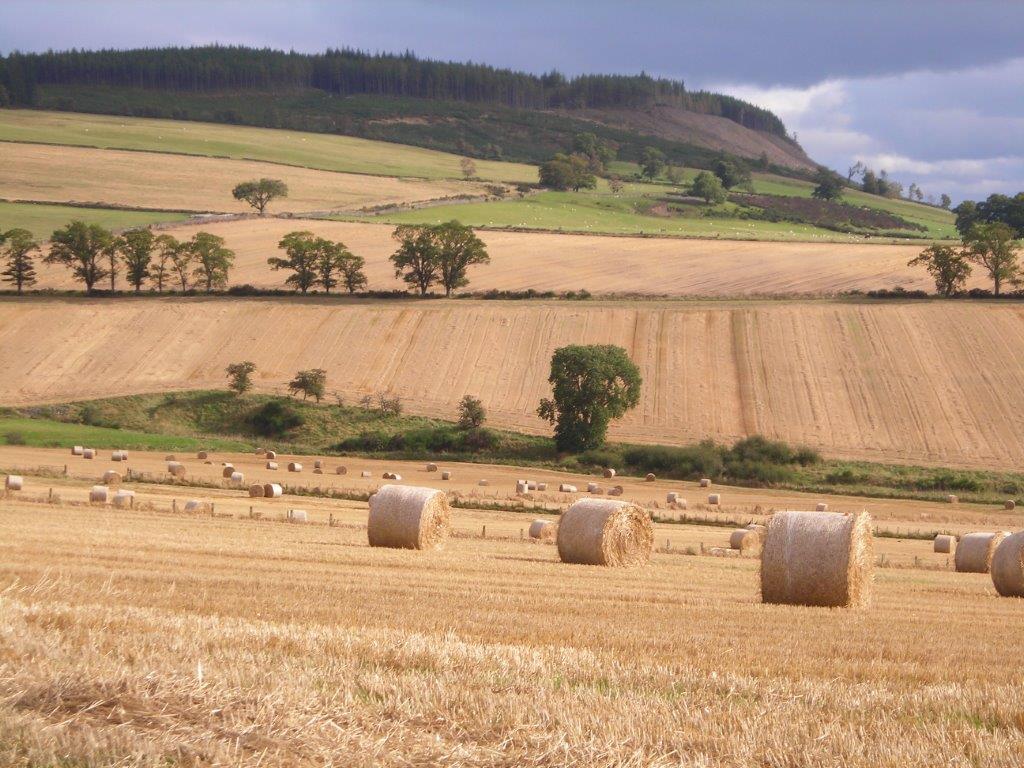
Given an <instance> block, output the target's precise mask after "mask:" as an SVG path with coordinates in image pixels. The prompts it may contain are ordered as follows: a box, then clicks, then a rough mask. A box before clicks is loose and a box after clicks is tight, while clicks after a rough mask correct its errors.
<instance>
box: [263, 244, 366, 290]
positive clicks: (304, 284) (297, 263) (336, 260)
mask: <svg viewBox="0 0 1024 768" xmlns="http://www.w3.org/2000/svg"><path fill="white" fill-rule="evenodd" d="M277 247H278V248H280V249H282V250H283V251H284V252H285V254H286V258H281V257H279V256H272V257H270V258H269V259H267V263H268V264H269V265H270V268H271V269H274V270H278V269H286V270H289V271H290V272H291V275H289V276H288V277H287V279H285V283H287V284H288V285H290V286H292V287H293V288H295V290H297V291H299V292H301V293H306V292H307V291H308V290H309V289H310V288H313V287H315V286H317V285H319V286H320V287H321V288H323V289H324V292H325V293H330V292H331V289H332V288H334V287H336V286H338V285H344V286H345V289H346V290H347V291H348V292H349V293H355V292H356V291H360V290H363V289H364V288H366V275H365V274H364V272H363V267H364V266H366V261H365V259H363V257H362V256H356V255H355V254H354V253H352V252H351V251H350V250H349V249H348V248H347V247H346V246H345V244H344V243H342V242H339V241H333V240H328V239H326V238H323V237H317V236H316V235H314V234H313V233H312V232H306V231H303V232H289V233H288V234H287V235H285V236H284V237H282V238H281V241H280V242H279V243H278V244H277Z"/></svg>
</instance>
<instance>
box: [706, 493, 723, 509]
mask: <svg viewBox="0 0 1024 768" xmlns="http://www.w3.org/2000/svg"><path fill="white" fill-rule="evenodd" d="M721 503H722V495H721V494H720V493H709V494H708V504H710V505H711V506H713V507H717V506H719V505H720V504H721Z"/></svg>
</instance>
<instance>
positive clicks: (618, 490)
mask: <svg viewBox="0 0 1024 768" xmlns="http://www.w3.org/2000/svg"><path fill="white" fill-rule="evenodd" d="M624 492H625V489H623V487H622V486H621V485H616V486H615V487H614V488H609V489H608V495H609V496H621V495H622V494H623V493H624Z"/></svg>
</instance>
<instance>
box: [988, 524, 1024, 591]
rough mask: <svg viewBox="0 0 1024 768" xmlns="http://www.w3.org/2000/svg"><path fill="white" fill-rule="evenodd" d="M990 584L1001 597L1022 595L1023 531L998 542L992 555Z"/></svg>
mask: <svg viewBox="0 0 1024 768" xmlns="http://www.w3.org/2000/svg"><path fill="white" fill-rule="evenodd" d="M992 584H993V585H994V586H995V588H996V592H998V593H999V594H1000V595H1002V596H1003V597H1024V531H1019V532H1017V533H1015V534H1013V535H1012V536H1007V537H1006V538H1005V539H1003V540H1002V541H1001V542H999V546H998V547H996V552H995V554H994V555H993V556H992Z"/></svg>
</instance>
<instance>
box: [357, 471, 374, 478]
mask: <svg viewBox="0 0 1024 768" xmlns="http://www.w3.org/2000/svg"><path fill="white" fill-rule="evenodd" d="M359 476H360V477H373V473H372V472H370V471H369V470H368V469H364V470H363V471H362V472H360V473H359Z"/></svg>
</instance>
